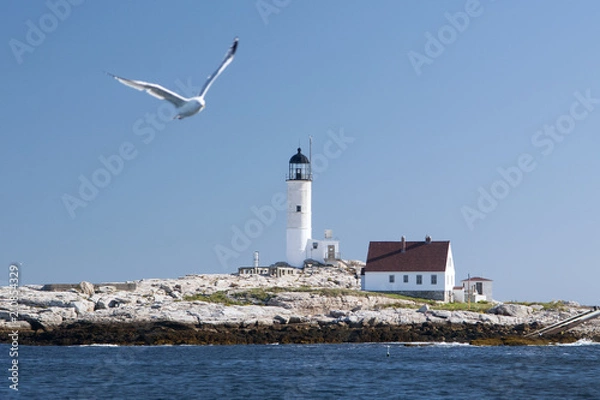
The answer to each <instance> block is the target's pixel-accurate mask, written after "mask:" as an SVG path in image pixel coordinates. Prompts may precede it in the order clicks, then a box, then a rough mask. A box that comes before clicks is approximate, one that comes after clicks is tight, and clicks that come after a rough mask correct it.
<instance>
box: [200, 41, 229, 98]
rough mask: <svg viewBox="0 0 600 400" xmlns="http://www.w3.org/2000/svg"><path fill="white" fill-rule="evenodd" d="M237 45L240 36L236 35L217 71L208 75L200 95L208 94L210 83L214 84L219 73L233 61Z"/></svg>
mask: <svg viewBox="0 0 600 400" xmlns="http://www.w3.org/2000/svg"><path fill="white" fill-rule="evenodd" d="M237 46H238V38H237V37H236V38H235V39H233V44H232V45H231V47H230V48H229V50H228V51H227V54H225V58H224V59H223V62H222V63H221V65H219V68H217V70H216V71H215V72H213V73H212V75H210V76H209V77H208V79H206V83H205V84H204V87H203V88H202V90H201V91H200V93H199V94H198V96H200V97H204V95H206V92H208V89H209V88H210V85H212V83H213V82H214V81H215V79H217V77H218V76H219V75H221V72H223V70H224V69H225V68H227V66H228V65H229V64H231V62H232V61H233V56H234V55H235V51H236V50H237Z"/></svg>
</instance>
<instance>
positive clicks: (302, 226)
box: [286, 148, 340, 268]
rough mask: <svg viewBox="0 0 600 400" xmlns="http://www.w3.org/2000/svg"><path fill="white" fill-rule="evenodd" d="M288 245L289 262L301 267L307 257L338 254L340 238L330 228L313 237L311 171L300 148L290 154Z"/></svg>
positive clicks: (330, 257)
mask: <svg viewBox="0 0 600 400" xmlns="http://www.w3.org/2000/svg"><path fill="white" fill-rule="evenodd" d="M286 182H287V231H286V234H287V242H286V243H287V249H286V256H287V262H288V264H290V265H292V266H294V267H300V268H301V267H303V266H304V261H305V260H306V259H313V260H316V261H318V262H321V263H327V262H328V261H331V260H335V259H339V258H340V244H339V241H337V240H334V239H333V238H332V235H331V231H329V230H327V231H325V239H323V240H316V239H312V172H311V162H310V160H309V159H308V157H306V156H305V155H304V154H302V150H301V149H300V148H298V153H296V154H294V155H293V156H292V158H290V162H289V171H288V175H287V179H286Z"/></svg>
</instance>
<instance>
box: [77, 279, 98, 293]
mask: <svg viewBox="0 0 600 400" xmlns="http://www.w3.org/2000/svg"><path fill="white" fill-rule="evenodd" d="M79 289H81V293H83V294H84V295H86V296H88V297H89V296H92V295H93V294H94V292H95V290H94V285H92V284H91V283H90V282H86V281H81V282H80V283H79Z"/></svg>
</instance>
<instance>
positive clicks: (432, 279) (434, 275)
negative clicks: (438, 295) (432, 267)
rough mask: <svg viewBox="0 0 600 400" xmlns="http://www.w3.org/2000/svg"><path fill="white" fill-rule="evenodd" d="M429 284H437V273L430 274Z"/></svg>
mask: <svg viewBox="0 0 600 400" xmlns="http://www.w3.org/2000/svg"><path fill="white" fill-rule="evenodd" d="M431 284H432V285H437V275H436V274H433V275H431Z"/></svg>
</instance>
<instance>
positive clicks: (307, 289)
mask: <svg viewBox="0 0 600 400" xmlns="http://www.w3.org/2000/svg"><path fill="white" fill-rule="evenodd" d="M284 292H288V293H290V292H293V293H310V294H313V295H316V296H323V297H341V296H356V297H384V298H388V299H394V300H403V301H401V302H400V301H399V302H397V303H390V304H386V305H380V306H379V307H381V308H390V307H391V308H412V309H415V308H419V307H421V306H422V305H424V304H427V305H428V306H429V307H430V308H431V309H432V310H448V311H474V312H485V311H487V310H489V309H490V308H491V307H492V305H491V304H489V303H486V302H481V303H471V304H470V305H469V304H467V303H441V302H438V301H435V300H428V299H419V298H414V297H409V296H404V295H400V294H396V293H379V292H365V291H362V290H352V289H343V288H315V287H311V286H300V287H280V286H273V287H269V288H252V289H247V290H240V291H231V292H227V291H219V292H215V293H213V294H210V295H207V294H202V293H199V294H196V295H194V296H185V297H184V298H183V300H184V301H194V300H200V301H206V302H209V303H219V304H224V305H250V304H255V305H265V304H267V303H268V301H269V300H271V299H273V298H275V297H277V294H278V293H284Z"/></svg>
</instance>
